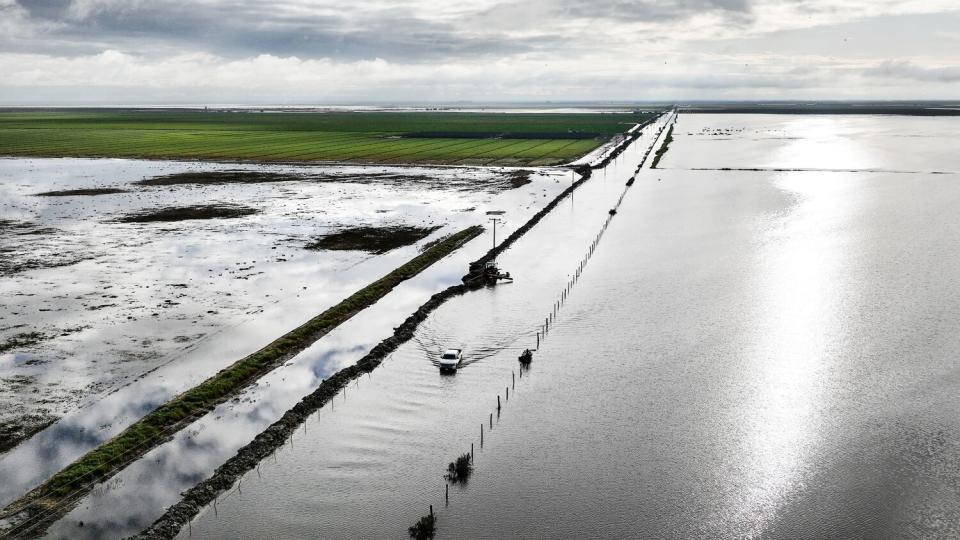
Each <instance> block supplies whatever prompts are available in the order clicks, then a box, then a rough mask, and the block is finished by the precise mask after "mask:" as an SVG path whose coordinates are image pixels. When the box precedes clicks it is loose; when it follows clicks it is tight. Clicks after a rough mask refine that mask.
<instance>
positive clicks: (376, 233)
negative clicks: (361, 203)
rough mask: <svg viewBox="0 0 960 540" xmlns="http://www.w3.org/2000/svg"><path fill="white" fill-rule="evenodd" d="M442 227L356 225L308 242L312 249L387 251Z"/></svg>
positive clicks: (418, 239)
mask: <svg viewBox="0 0 960 540" xmlns="http://www.w3.org/2000/svg"><path fill="white" fill-rule="evenodd" d="M439 228H440V227H412V226H402V225H401V226H393V227H354V228H352V229H344V230H342V231H338V232H335V233H333V234H328V235H326V236H323V237H321V238H320V239H319V240H317V241H315V242H311V243H310V244H307V246H306V248H307V249H311V250H334V251H367V252H370V253H376V254H381V253H386V252H388V251H392V250H394V249H396V248H399V247H403V246H409V245H410V244H413V243H415V242H418V241H420V240H422V239H424V238H426V237H427V236H429V235H430V233H432V232H433V231H435V230H437V229H439Z"/></svg>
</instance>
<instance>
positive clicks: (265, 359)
mask: <svg viewBox="0 0 960 540" xmlns="http://www.w3.org/2000/svg"><path fill="white" fill-rule="evenodd" d="M482 231H483V227H481V226H479V225H475V226H472V227H469V228H467V229H464V230H462V231H459V232H457V233H454V234H452V235H450V236H447V237H446V238H443V239H442V240H440V241H438V242H436V243H434V244H433V245H431V246H430V247H429V248H428V249H426V250H425V251H423V252H422V253H420V254H419V255H417V256H416V257H414V258H413V259H411V260H410V261H408V262H407V263H405V264H404V265H402V266H400V267H398V268H396V269H394V270H393V271H391V272H390V273H389V274H387V275H386V276H384V277H382V278H380V279H379V280H377V281H374V282H373V283H371V284H369V285H367V286H366V287H364V288H363V289H360V290H359V291H357V292H355V293H353V294H352V295H350V296H349V297H347V298H346V299H345V300H343V301H342V302H340V303H339V304H337V305H335V306H333V307H331V308H329V309H327V310H326V311H324V312H323V313H321V314H320V315H317V316H316V317H314V318H312V319H310V320H309V321H307V322H306V323H304V324H303V325H301V326H299V327H298V328H296V329H294V330H292V331H290V332H288V333H287V334H285V335H283V336H281V337H280V338H278V339H276V340H275V341H273V342H272V343H270V344H269V345H267V346H266V347H264V348H262V349H260V350H259V351H257V352H255V353H253V354H251V355H249V356H247V357H246V358H243V359H241V360H238V361H237V362H236V363H234V364H233V365H231V366H229V367H227V368H225V369H223V370H221V371H220V372H218V373H217V374H215V375H213V376H212V377H210V378H209V379H207V380H206V381H204V382H202V383H200V384H199V385H197V386H195V387H193V388H191V389H190V390H187V391H186V392H184V393H182V394H180V395H178V396H176V397H174V398H172V399H171V400H170V401H168V402H167V403H165V404H163V405H161V406H159V407H158V408H156V409H155V410H153V411H152V412H150V413H148V414H147V415H146V416H144V417H143V418H141V419H140V420H139V421H137V422H135V423H134V424H133V425H131V426H130V427H128V428H127V429H125V430H124V431H122V432H121V433H120V434H118V435H117V436H115V437H114V438H112V439H110V440H108V441H106V442H104V443H103V444H101V445H100V446H98V447H97V448H95V449H93V450H91V451H90V452H88V453H87V454H86V455H84V456H83V457H81V458H79V459H78V460H76V461H75V462H73V463H72V464H70V465H68V466H67V467H66V468H64V469H63V470H61V471H60V472H58V473H56V474H55V475H53V476H52V477H51V478H50V479H49V480H47V481H46V482H45V483H43V484H42V485H40V486H39V487H38V488H36V489H34V490H33V491H31V492H30V493H28V494H26V495H24V496H23V497H21V498H20V499H19V500H18V501H15V502H14V503H12V504H11V505H9V506H8V507H7V508H6V509H5V511H4V512H2V513H0V517H2V516H4V515H7V516H9V515H12V514H15V513H17V512H20V511H22V510H24V509H30V508H34V509H37V510H38V509H41V508H50V507H56V506H58V505H59V504H60V502H61V501H63V500H64V499H65V498H68V497H70V496H71V495H73V494H75V493H76V492H78V491H81V492H82V491H83V490H84V489H87V488H88V487H89V485H90V484H91V483H92V482H94V481H98V480H103V479H105V478H108V477H109V476H111V475H112V474H113V471H114V470H115V469H117V468H118V467H122V466H123V465H124V464H125V463H128V462H129V461H131V460H132V459H135V458H137V457H139V456H141V455H143V454H144V453H146V452H147V450H149V449H150V448H153V447H154V446H156V445H157V444H159V443H160V442H161V441H163V440H164V438H165V437H168V436H169V435H170V433H171V432H172V431H174V430H176V429H178V428H179V427H182V426H183V425H185V424H186V423H187V422H189V421H192V420H194V419H196V418H198V417H200V416H202V415H203V414H205V413H206V412H207V411H210V410H211V409H213V408H214V407H215V406H216V405H218V404H220V403H222V402H224V401H225V400H226V399H228V397H229V396H231V395H233V394H234V393H236V392H237V391H238V390H240V389H242V388H244V387H245V386H247V385H249V384H250V383H252V382H253V381H254V380H255V379H256V378H257V377H259V376H261V375H263V374H264V373H266V372H268V371H269V370H271V369H274V368H275V367H276V366H277V365H279V364H280V363H281V362H283V361H285V360H286V359H288V358H290V356H291V355H293V354H296V353H298V352H300V351H302V350H304V349H305V348H307V347H308V346H309V345H311V344H312V343H313V342H314V341H316V340H317V339H318V338H319V337H320V336H322V335H323V334H325V333H327V332H329V331H330V330H332V329H333V328H335V327H336V326H338V325H339V324H341V323H343V322H344V321H346V320H347V319H349V318H350V317H352V316H353V315H355V314H356V313H357V312H359V311H360V310H362V309H364V308H366V307H369V306H370V305H372V304H373V303H375V302H377V301H378V300H379V299H381V298H383V296H385V295H386V294H387V293H389V292H390V291H391V290H392V289H393V288H394V287H396V286H397V285H399V284H400V283H401V282H403V281H404V280H406V279H409V278H411V277H413V276H415V275H416V274H418V273H420V272H421V271H423V270H425V269H426V268H427V267H429V266H430V265H432V264H433V263H435V262H437V261H439V260H440V259H442V258H444V257H446V256H447V255H449V254H450V253H452V252H453V251H455V250H456V249H457V248H459V247H460V246H462V245H463V244H465V243H466V242H468V241H469V240H471V239H473V238H475V237H476V236H477V235H479V234H480V233H481V232H482Z"/></svg>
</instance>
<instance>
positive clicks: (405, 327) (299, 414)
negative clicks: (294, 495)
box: [132, 124, 649, 540]
mask: <svg viewBox="0 0 960 540" xmlns="http://www.w3.org/2000/svg"><path fill="white" fill-rule="evenodd" d="M646 125H649V124H645V125H643V126H641V127H640V128H639V129H636V130H635V131H634V132H633V133H631V134H630V135H628V136H627V137H626V138H625V139H624V140H623V141H621V142H620V143H619V144H618V145H617V147H616V148H615V149H614V150H613V151H612V152H611V153H610V154H608V155H607V156H606V157H604V159H602V160H600V161H599V162H597V163H594V164H590V165H582V166H579V167H576V168H575V170H576V172H577V173H579V174H580V178H579V179H578V180H576V181H575V182H573V183H572V184H571V185H570V186H569V187H568V188H566V189H565V190H564V191H562V192H561V193H560V194H559V195H558V196H557V197H555V198H554V199H553V200H552V201H550V203H548V204H547V205H546V206H544V208H542V209H541V210H540V211H539V212H537V213H536V214H534V215H533V216H532V217H531V218H530V219H529V220H528V221H527V222H526V223H525V224H524V225H523V226H521V227H520V228H518V229H517V230H515V231H514V232H513V233H512V234H511V235H510V236H508V237H507V238H506V239H505V240H504V241H503V242H502V243H501V244H500V245H498V246H497V247H495V248H493V249H491V250H489V251H488V252H487V253H486V254H485V255H484V256H483V257H481V258H480V259H478V260H477V261H476V262H483V261H486V260H492V259H493V258H494V257H496V255H497V254H499V253H501V252H502V251H504V250H505V249H507V248H508V247H509V246H511V245H512V244H513V243H515V242H516V241H517V240H518V239H519V238H520V237H522V236H523V235H524V234H526V233H527V232H528V231H529V230H530V229H532V228H533V227H534V226H535V225H536V224H537V223H539V222H540V220H542V219H543V218H544V217H545V216H546V215H547V214H549V213H550V211H552V210H553V209H554V208H555V207H556V206H557V205H558V204H560V203H561V202H562V201H563V200H564V199H566V198H567V197H568V196H570V195H571V194H572V193H573V192H574V191H575V190H576V189H577V188H578V187H579V186H581V185H582V184H583V183H584V182H586V181H587V180H589V179H590V178H591V176H592V173H593V170H594V169H600V168H603V167H605V166H606V165H607V164H609V163H610V162H611V161H612V160H613V159H616V157H617V156H619V155H620V154H621V153H622V152H623V151H624V150H625V149H626V148H627V147H628V146H629V145H630V144H632V143H633V142H634V141H635V140H636V139H637V138H639V136H640V131H641V130H642V128H643V127H646ZM469 290H471V288H470V287H467V286H466V285H453V286H451V287H448V288H447V289H445V290H443V291H441V292H439V293H436V294H434V295H433V296H432V297H430V299H429V300H428V301H427V302H426V303H424V304H423V305H422V306H420V307H419V308H418V309H417V310H416V311H415V312H414V313H413V314H412V315H410V316H409V317H408V318H407V319H406V320H405V321H404V322H403V324H401V325H400V326H398V327H397V328H396V329H395V330H394V333H393V335H391V336H390V337H388V338H386V339H384V340H382V341H381V342H380V343H379V344H377V345H376V346H375V347H374V348H373V349H371V350H370V352H368V353H367V354H366V355H365V356H364V357H363V358H361V359H360V360H359V361H357V363H356V364H354V365H352V366H349V367H347V368H344V369H343V370H341V371H339V372H337V373H336V374H335V375H333V376H331V377H330V378H329V379H327V380H325V381H323V383H321V384H320V386H319V387H318V388H317V389H316V390H315V391H313V392H312V393H310V394H309V395H307V396H306V397H304V398H303V399H302V400H301V401H300V402H299V403H297V405H295V406H294V407H293V408H292V409H290V410H288V411H287V412H286V413H285V414H284V415H283V416H282V417H281V419H280V420H278V421H277V422H275V423H273V424H272V425H271V426H270V427H268V428H267V429H266V430H264V431H263V432H261V433H260V434H259V435H257V436H256V437H255V438H254V439H253V441H251V442H250V443H248V444H247V445H246V446H244V447H242V448H241V449H240V450H239V451H238V452H237V454H236V455H234V457H232V458H230V459H229V460H227V461H226V462H225V463H224V464H223V465H221V466H220V467H218V468H217V469H216V471H215V472H214V473H213V475H212V476H211V477H210V478H208V479H206V480H203V481H202V482H200V483H199V484H197V485H196V486H194V487H193V488H190V489H189V490H187V491H185V492H184V493H183V498H182V499H181V500H180V502H178V503H176V504H174V505H173V506H171V507H169V508H168V509H167V510H166V512H165V513H164V514H163V515H162V516H160V517H159V518H158V519H157V520H156V521H155V522H154V523H153V524H152V525H150V526H149V527H148V528H146V529H145V530H143V531H142V532H141V533H139V534H137V535H135V536H133V537H132V538H135V539H138V540H147V539H169V538H174V537H176V536H177V534H179V532H180V530H181V529H182V528H183V526H184V525H185V524H186V523H188V522H189V521H190V520H191V519H192V518H193V517H194V516H196V515H197V514H198V513H199V512H200V510H201V509H202V508H204V507H205V506H207V505H209V504H210V503H212V502H213V501H214V500H215V499H216V498H217V497H218V496H219V495H220V494H221V493H223V492H224V491H227V490H229V489H231V488H232V487H233V485H234V484H235V483H236V481H237V480H239V479H240V478H241V477H242V476H243V475H244V474H245V473H247V472H249V471H250V470H252V469H253V468H255V467H256V466H257V464H258V463H259V462H260V461H261V460H263V459H264V458H266V457H269V456H270V455H272V454H273V453H274V452H275V451H276V450H277V449H278V448H280V447H282V446H283V445H285V444H286V442H287V440H288V439H289V438H290V436H291V435H292V433H293V432H294V431H295V430H296V429H297V428H298V427H299V426H300V425H302V424H303V423H304V422H305V421H306V420H307V418H308V417H309V416H310V415H311V414H313V413H314V412H316V411H317V410H319V409H320V408H321V407H323V406H324V405H325V404H326V403H327V402H328V401H330V400H331V399H332V398H333V397H334V396H336V395H337V393H339V391H340V390H341V389H343V388H344V387H345V386H346V385H347V384H349V383H350V382H351V381H352V380H353V379H355V378H357V377H359V376H360V375H362V374H364V373H369V372H371V371H373V370H374V369H376V368H377V366H379V365H380V364H381V363H382V362H383V360H384V359H385V358H386V357H387V355H389V354H390V353H391V352H393V351H395V350H396V349H397V348H398V347H399V346H400V345H401V344H403V343H404V342H406V341H408V340H410V339H412V338H413V335H414V332H415V330H416V328H417V326H419V324H420V323H421V322H423V321H424V320H425V319H426V318H427V316H428V315H429V314H430V313H431V312H433V311H434V310H436V309H437V308H438V307H440V306H441V305H442V304H443V303H444V302H446V301H447V300H449V299H451V298H454V297H456V296H459V295H462V294H464V293H466V292H468V291H469Z"/></svg>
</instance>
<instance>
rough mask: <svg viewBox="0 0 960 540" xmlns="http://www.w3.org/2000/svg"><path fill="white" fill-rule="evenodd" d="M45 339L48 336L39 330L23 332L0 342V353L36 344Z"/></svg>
mask: <svg viewBox="0 0 960 540" xmlns="http://www.w3.org/2000/svg"><path fill="white" fill-rule="evenodd" d="M45 339H48V337H47V336H46V335H45V334H42V333H40V332H23V333H20V334H17V335H15V336H12V337H9V338H7V339H6V340H4V341H2V342H0V353H5V352H7V351H12V350H14V349H20V348H23V347H29V346H31V345H36V344H37V343H40V342H41V341H43V340H45Z"/></svg>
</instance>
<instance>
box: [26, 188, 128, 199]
mask: <svg viewBox="0 0 960 540" xmlns="http://www.w3.org/2000/svg"><path fill="white" fill-rule="evenodd" d="M126 192H127V190H125V189H120V188H86V189H62V190H59V191H44V192H43V193H37V194H36V195H37V197H74V196H92V195H113V194H116V193H126Z"/></svg>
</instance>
